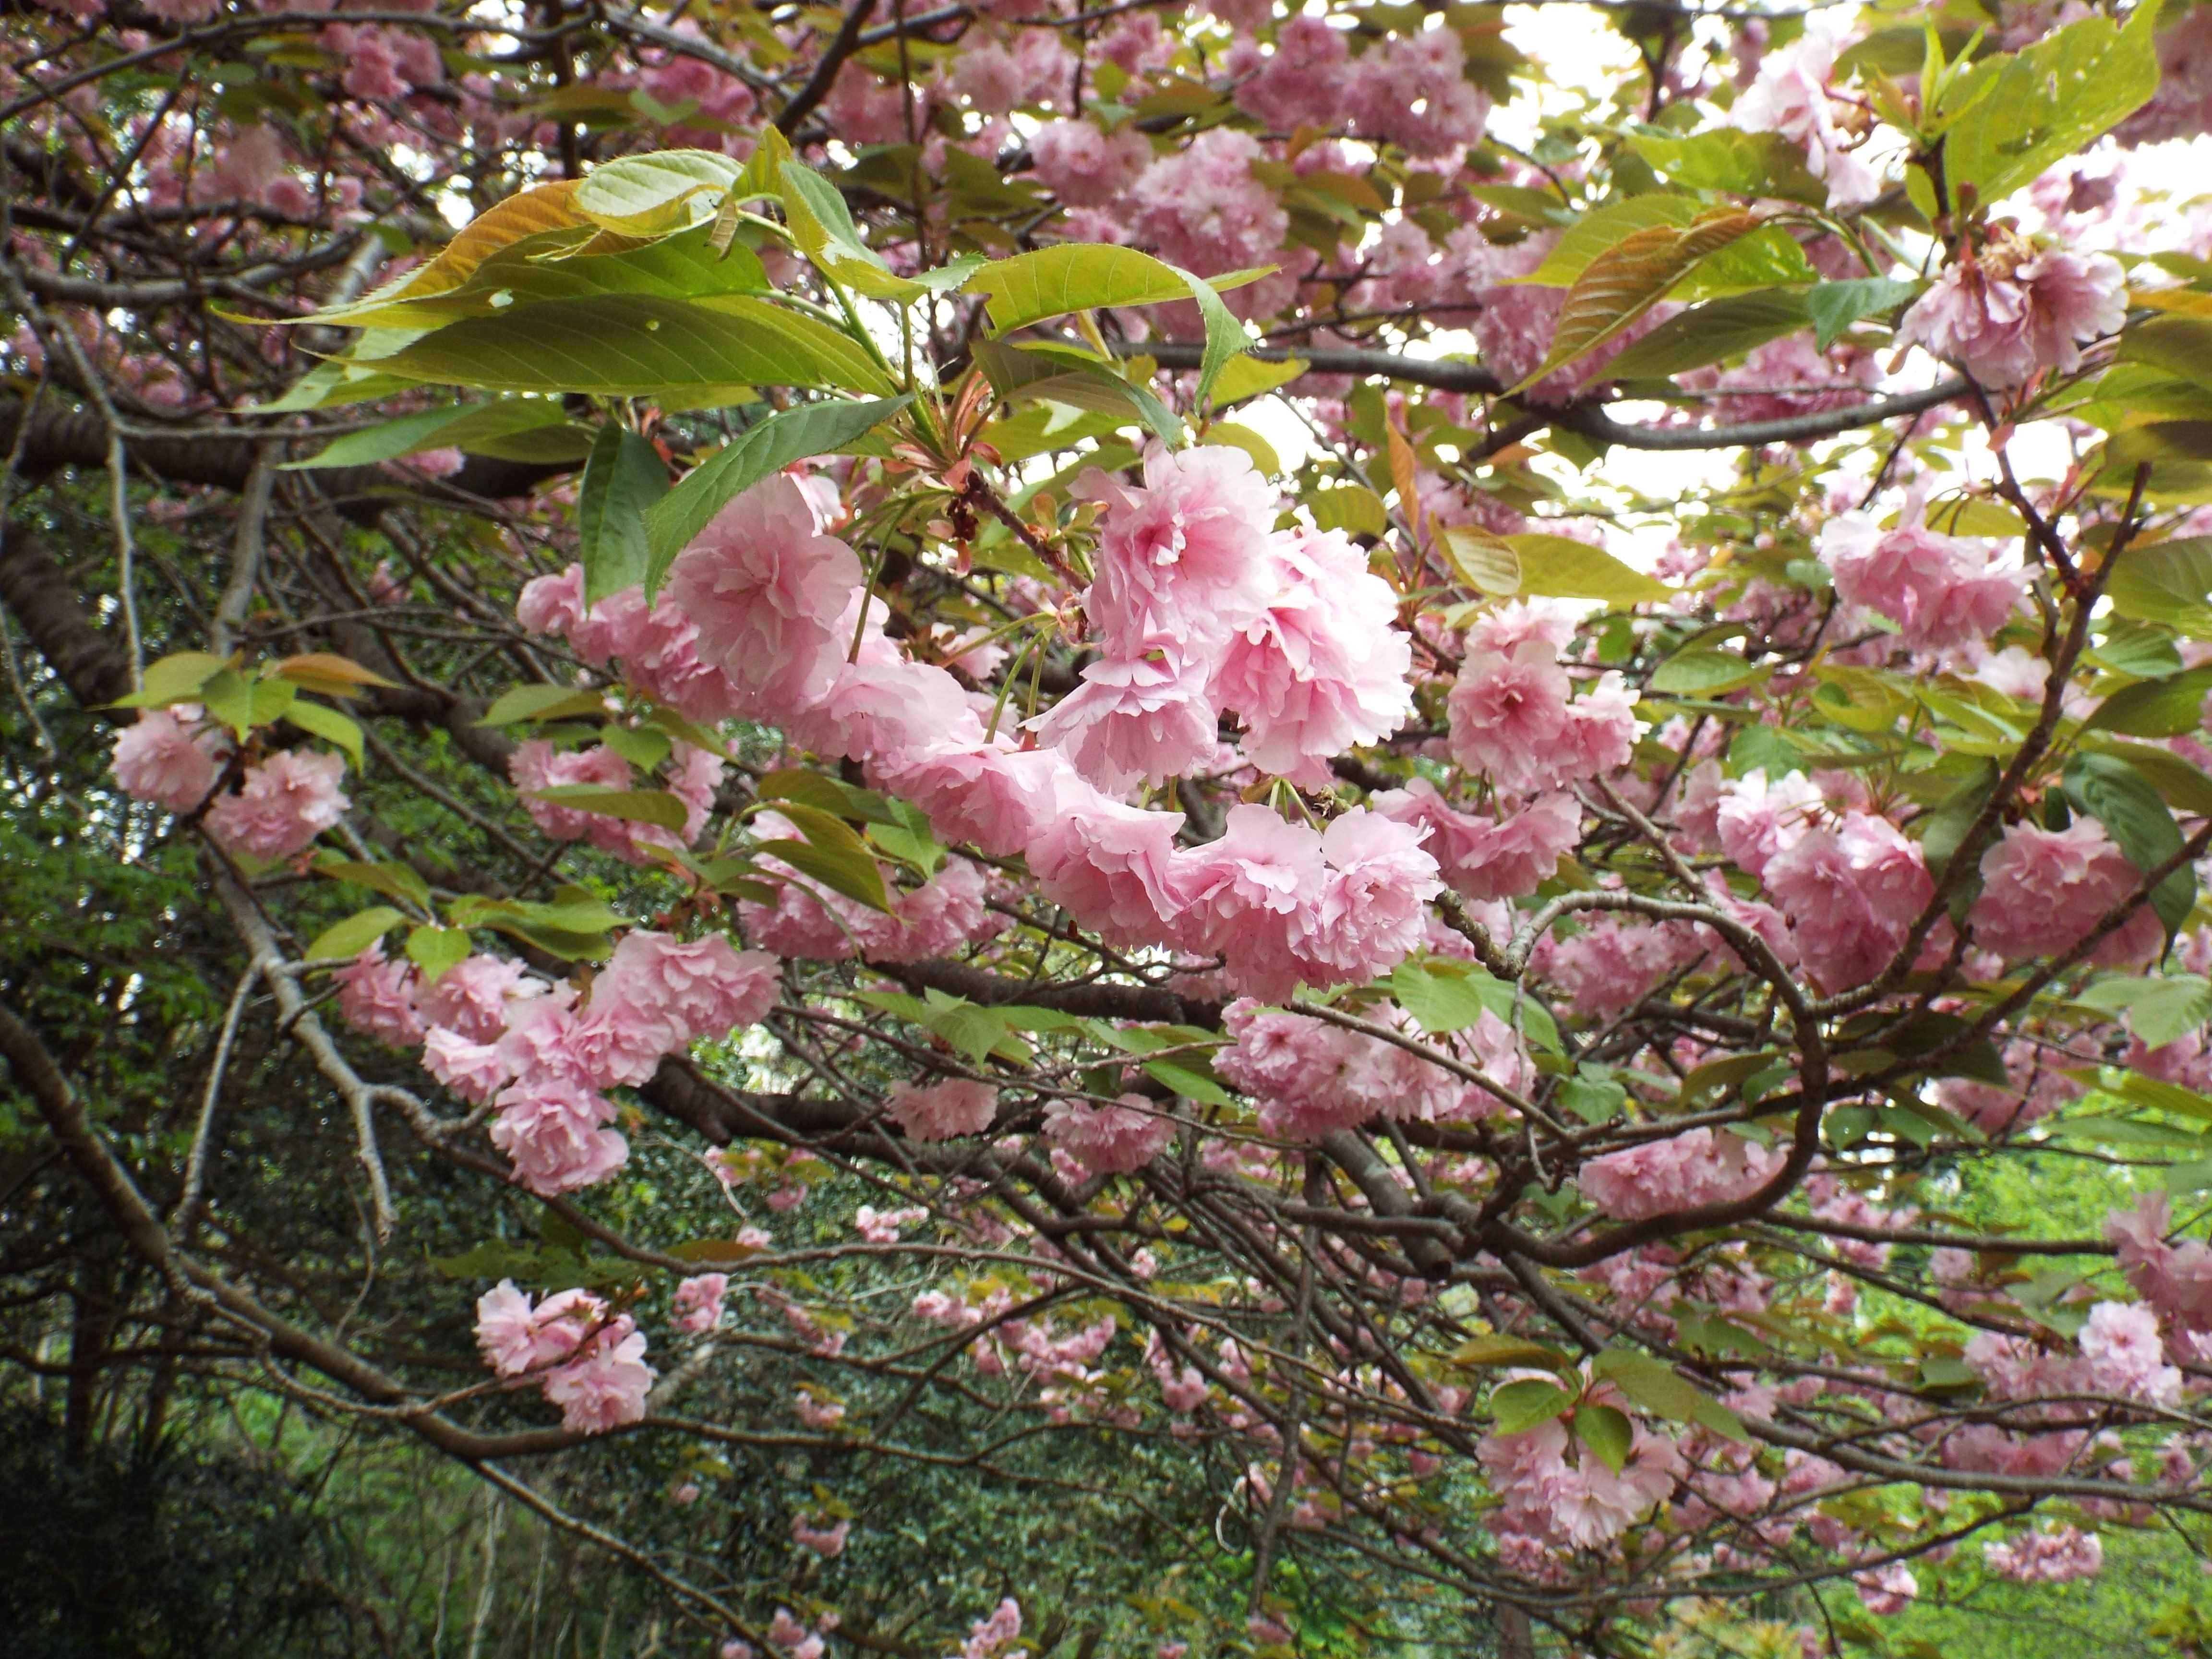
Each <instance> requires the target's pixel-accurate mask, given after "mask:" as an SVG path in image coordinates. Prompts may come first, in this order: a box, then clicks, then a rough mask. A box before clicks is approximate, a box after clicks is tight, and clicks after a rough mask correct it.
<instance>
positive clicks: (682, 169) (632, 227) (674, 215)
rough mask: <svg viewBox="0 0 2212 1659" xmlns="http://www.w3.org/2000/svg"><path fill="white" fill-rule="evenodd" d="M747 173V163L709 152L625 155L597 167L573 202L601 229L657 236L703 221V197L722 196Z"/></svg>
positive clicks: (580, 185)
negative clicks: (744, 172)
mask: <svg viewBox="0 0 2212 1659" xmlns="http://www.w3.org/2000/svg"><path fill="white" fill-rule="evenodd" d="M743 170H744V164H743V163H742V162H738V161H732V159H731V158H730V157H728V156H726V155H721V154H720V153H719V152H718V151H715V150H710V149H664V150H658V151H655V152H654V153H653V154H652V155H626V156H623V157H622V158H621V159H619V160H617V161H602V162H600V163H599V166H597V167H593V168H592V170H591V172H590V173H586V175H585V176H584V179H583V182H582V183H580V184H579V185H577V186H576V193H575V195H574V197H573V198H571V199H572V201H573V204H574V207H575V210H576V211H577V212H578V213H580V214H581V215H583V216H585V217H586V218H587V219H589V220H590V221H591V222H592V223H594V224H596V225H600V226H603V227H604V228H606V229H608V230H612V231H617V232H619V233H620V234H623V235H625V236H657V235H660V234H665V233H666V232H668V231H671V230H679V229H684V228H689V227H690V225H691V224H692V223H694V222H696V220H698V219H699V218H701V217H702V216H703V212H702V208H701V204H700V200H699V198H700V197H705V196H714V197H720V196H721V195H722V194H723V193H724V192H725V191H727V190H728V189H729V188H730V186H731V185H732V184H733V183H735V182H736V180H737V179H738V175H739V174H740V173H742V172H743Z"/></svg>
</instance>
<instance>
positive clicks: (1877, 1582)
mask: <svg viewBox="0 0 2212 1659" xmlns="http://www.w3.org/2000/svg"><path fill="white" fill-rule="evenodd" d="M1851 1583H1854V1584H1856V1585H1857V1586H1858V1591H1859V1600H1860V1601H1863V1602H1864V1603H1866V1610H1867V1611H1868V1612H1869V1613H1873V1614H1875V1616H1876V1617H1878V1618H1885V1619H1886V1618H1888V1617H1889V1616H1891V1615H1892V1614H1893V1613H1903V1612H1904V1611H1905V1608H1907V1607H1911V1605H1912V1603H1913V1602H1914V1601H1917V1600H1918V1599H1919V1596H1920V1581H1919V1580H1918V1579H1917V1578H1915V1577H1913V1576H1912V1570H1911V1568H1910V1567H1908V1566H1906V1565H1905V1563H1904V1562H1902V1561H1892V1562H1890V1563H1889V1564H1888V1565H1886V1566H1881V1567H1877V1568H1875V1570H1874V1571H1871V1572H1857V1573H1853V1574H1852V1575H1851Z"/></svg>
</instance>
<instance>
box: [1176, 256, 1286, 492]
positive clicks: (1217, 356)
mask: <svg viewBox="0 0 2212 1659" xmlns="http://www.w3.org/2000/svg"><path fill="white" fill-rule="evenodd" d="M1176 275H1177V276H1181V277H1182V279H1183V281H1184V282H1185V283H1188V284H1189V285H1190V297H1191V298H1192V299H1194V300H1195V301H1198V314H1199V316H1200V319H1203V321H1204V322H1205V324H1206V354H1205V356H1203V357H1202V358H1200V361H1199V365H1198V403H1199V405H1200V407H1201V408H1203V407H1204V406H1205V404H1206V399H1207V398H1210V397H1211V396H1212V393H1213V383H1214V381H1215V380H1217V379H1218V378H1219V376H1220V374H1221V371H1222V370H1223V369H1224V368H1226V367H1227V366H1228V364H1229V362H1230V360H1231V358H1233V357H1235V356H1237V354H1238V353H1240V352H1242V351H1243V349H1245V348H1246V347H1247V346H1249V344H1251V343H1252V337H1251V336H1250V335H1249V334H1248V333H1246V332H1245V330H1244V325H1243V323H1241V322H1240V321H1238V320H1237V314H1236V313H1234V312H1232V311H1231V310H1230V309H1229V307H1227V306H1225V305H1224V304H1223V303H1222V302H1221V295H1219V294H1218V292H1216V291H1215V289H1214V287H1213V284H1212V283H1209V282H1207V281H1206V278H1205V277H1203V276H1194V275H1192V274H1191V273H1190V272H1189V271H1188V270H1181V269H1179V268H1176ZM1268 470H1269V471H1273V469H1268Z"/></svg>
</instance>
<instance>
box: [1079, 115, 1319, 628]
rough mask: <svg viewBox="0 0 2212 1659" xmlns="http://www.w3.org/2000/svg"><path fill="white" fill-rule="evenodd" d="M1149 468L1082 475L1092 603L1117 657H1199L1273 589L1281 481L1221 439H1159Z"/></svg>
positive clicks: (1088, 603)
mask: <svg viewBox="0 0 2212 1659" xmlns="http://www.w3.org/2000/svg"><path fill="white" fill-rule="evenodd" d="M1222 135H1226V136H1231V137H1240V138H1241V137H1243V136H1244V135H1243V134H1241V133H1238V134H1231V133H1229V131H1228V130H1227V129H1225V128H1217V129H1215V130H1214V131H1213V132H1212V133H1208V134H1206V135H1205V137H1202V138H1201V139H1200V143H1204V142H1205V138H1206V137H1217V136H1222ZM1248 142H1249V140H1248ZM1144 476H1145V482H1144V483H1143V485H1142V486H1141V487H1138V488H1133V487H1131V486H1129V485H1127V484H1125V483H1121V482H1120V481H1118V480H1116V479H1113V478H1109V477H1107V476H1106V475H1105V474H1104V473H1103V472H1099V471H1096V470H1093V471H1088V472H1086V473H1085V474H1084V475H1083V477H1082V478H1081V479H1080V480H1079V483H1078V486H1077V488H1078V491H1079V493H1080V494H1082V495H1087V496H1089V497H1090V498H1091V500H1093V501H1097V502H1098V503H1099V504H1100V506H1101V508H1102V509H1103V510H1102V511H1101V513H1100V515H1099V520H1098V530H1099V538H1098V549H1097V554H1096V555H1095V556H1094V558H1093V568H1094V571H1095V574H1094V577H1093V579H1092V581H1091V586H1090V588H1089V589H1088V590H1086V592H1085V597H1084V607H1085V612H1086V613H1087V614H1088V616H1089V617H1090V618H1091V627H1092V629H1094V630H1095V631H1096V632H1097V635H1098V639H1099V642H1100V644H1101V646H1102V647H1103V648H1104V650H1105V651H1106V653H1107V655H1108V656H1109V657H1111V658H1120V659H1135V658H1139V657H1141V656H1143V655H1144V654H1146V653H1147V652H1149V651H1150V650H1152V648H1153V647H1156V646H1160V645H1165V646H1168V647H1172V648H1175V649H1176V650H1177V651H1179V652H1180V653H1182V654H1183V655H1184V656H1185V657H1187V658H1195V657H1197V656H1200V655H1201V654H1204V653H1205V651H1206V648H1207V647H1212V646H1215V645H1218V644H1220V643H1222V642H1224V641H1226V640H1227V639H1228V637H1229V635H1230V634H1231V632H1232V631H1234V630H1235V629H1238V628H1241V627H1243V626H1244V625H1245V624H1246V623H1249V621H1251V620H1252V619H1253V618H1254V617H1257V616H1258V615H1259V614H1260V613H1261V611H1262V610H1263V609H1264V608H1265V607H1266V606H1267V603H1268V601H1269V600H1271V599H1273V598H1274V596H1275V580H1276V567H1275V565H1274V563H1273V561H1272V560H1271V559H1270V557H1269V556H1268V532H1269V530H1270V529H1271V527H1272V526H1273V524H1274V520H1275V511H1276V501H1275V495H1274V491H1273V489H1271V488H1270V487H1269V485H1268V483H1267V480H1266V479H1264V478H1262V477H1261V476H1260V475H1259V474H1258V473H1257V472H1256V471H1254V469H1253V466H1252V461H1251V458H1250V457H1249V456H1248V455H1246V454H1245V453H1244V452H1243V451H1242V450H1240V449H1232V448H1229V447H1225V446H1220V445H1203V446H1199V447H1193V448H1188V449H1183V450H1178V451H1175V452H1172V453H1171V452H1170V451H1168V450H1166V449H1164V448H1163V447H1161V446H1160V445H1158V444H1157V443H1155V444H1153V445H1152V446H1151V447H1149V448H1148V449H1147V450H1146V453H1145V465H1144Z"/></svg>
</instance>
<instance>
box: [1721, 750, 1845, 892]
mask: <svg viewBox="0 0 2212 1659" xmlns="http://www.w3.org/2000/svg"><path fill="white" fill-rule="evenodd" d="M1823 805H1824V803H1823V802H1822V799H1821V796H1820V788H1819V787H1818V786H1817V785H1815V784H1814V782H1813V781H1812V780H1811V779H1809V778H1808V777H1807V776H1806V775H1804V774H1803V773H1802V772H1788V773H1784V775H1782V776H1781V777H1779V778H1777V779H1776V780H1775V781H1773V782H1772V783H1771V784H1770V783H1768V782H1767V781H1766V772H1765V769H1764V768H1758V767H1754V768H1753V769H1752V770H1750V771H1748V772H1747V773H1745V774H1744V775H1743V776H1741V778H1738V779H1736V780H1735V781H1733V782H1730V783H1725V784H1723V785H1721V786H1720V787H1719V789H1718V791H1717V799H1716V800H1715V803H1714V805H1713V809H1712V816H1713V832H1714V839H1715V841H1716V842H1717V843H1718V845H1719V847H1720V849H1721V851H1722V852H1723V853H1724V854H1727V856H1728V857H1729V859H1730V860H1733V861H1734V862H1735V863H1737V864H1740V865H1741V866H1743V867H1744V869H1745V870H1747V871H1748V872H1750V873H1751V874H1752V875H1753V876H1764V875H1765V873H1766V866H1768V865H1769V864H1771V862H1773V860H1774V857H1775V855H1776V854H1778V853H1785V852H1787V851H1789V849H1790V848H1792V847H1795V846H1796V844H1797V843H1798V842H1801V841H1802V840H1803V839H1804V838H1805V832H1806V831H1807V830H1808V829H1810V828H1812V827H1814V825H1816V824H1818V823H1820V817H1821V812H1822V809H1823Z"/></svg>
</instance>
